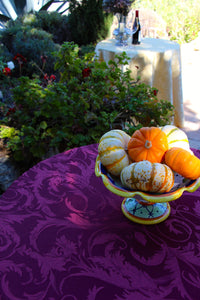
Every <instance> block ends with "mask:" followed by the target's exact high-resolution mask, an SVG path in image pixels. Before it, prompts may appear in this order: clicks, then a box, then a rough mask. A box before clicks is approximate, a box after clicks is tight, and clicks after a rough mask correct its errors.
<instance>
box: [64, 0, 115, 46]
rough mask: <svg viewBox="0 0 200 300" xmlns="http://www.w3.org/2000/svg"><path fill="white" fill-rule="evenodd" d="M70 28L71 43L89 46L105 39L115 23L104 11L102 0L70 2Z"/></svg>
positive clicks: (74, 0) (76, 0)
mask: <svg viewBox="0 0 200 300" xmlns="http://www.w3.org/2000/svg"><path fill="white" fill-rule="evenodd" d="M69 3H70V8H69V10H70V14H69V19H68V20H69V28H70V33H71V41H74V42H75V43H76V44H78V45H88V44H91V43H96V42H97V41H99V40H102V39H105V38H106V37H107V35H108V32H109V29H110V26H111V24H112V21H113V17H112V16H111V15H108V14H105V13H104V12H103V10H102V0H82V1H81V2H80V1H78V0H70V2H69Z"/></svg>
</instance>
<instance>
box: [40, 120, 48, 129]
mask: <svg viewBox="0 0 200 300" xmlns="http://www.w3.org/2000/svg"><path fill="white" fill-rule="evenodd" d="M40 128H42V129H44V130H45V129H46V128H47V123H46V122H45V121H42V122H41V123H40Z"/></svg>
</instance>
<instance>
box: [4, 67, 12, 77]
mask: <svg viewBox="0 0 200 300" xmlns="http://www.w3.org/2000/svg"><path fill="white" fill-rule="evenodd" d="M3 73H4V74H5V75H6V76H8V75H10V74H11V69H10V68H8V67H6V68H4V69H3Z"/></svg>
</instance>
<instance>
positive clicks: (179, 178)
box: [95, 130, 200, 225]
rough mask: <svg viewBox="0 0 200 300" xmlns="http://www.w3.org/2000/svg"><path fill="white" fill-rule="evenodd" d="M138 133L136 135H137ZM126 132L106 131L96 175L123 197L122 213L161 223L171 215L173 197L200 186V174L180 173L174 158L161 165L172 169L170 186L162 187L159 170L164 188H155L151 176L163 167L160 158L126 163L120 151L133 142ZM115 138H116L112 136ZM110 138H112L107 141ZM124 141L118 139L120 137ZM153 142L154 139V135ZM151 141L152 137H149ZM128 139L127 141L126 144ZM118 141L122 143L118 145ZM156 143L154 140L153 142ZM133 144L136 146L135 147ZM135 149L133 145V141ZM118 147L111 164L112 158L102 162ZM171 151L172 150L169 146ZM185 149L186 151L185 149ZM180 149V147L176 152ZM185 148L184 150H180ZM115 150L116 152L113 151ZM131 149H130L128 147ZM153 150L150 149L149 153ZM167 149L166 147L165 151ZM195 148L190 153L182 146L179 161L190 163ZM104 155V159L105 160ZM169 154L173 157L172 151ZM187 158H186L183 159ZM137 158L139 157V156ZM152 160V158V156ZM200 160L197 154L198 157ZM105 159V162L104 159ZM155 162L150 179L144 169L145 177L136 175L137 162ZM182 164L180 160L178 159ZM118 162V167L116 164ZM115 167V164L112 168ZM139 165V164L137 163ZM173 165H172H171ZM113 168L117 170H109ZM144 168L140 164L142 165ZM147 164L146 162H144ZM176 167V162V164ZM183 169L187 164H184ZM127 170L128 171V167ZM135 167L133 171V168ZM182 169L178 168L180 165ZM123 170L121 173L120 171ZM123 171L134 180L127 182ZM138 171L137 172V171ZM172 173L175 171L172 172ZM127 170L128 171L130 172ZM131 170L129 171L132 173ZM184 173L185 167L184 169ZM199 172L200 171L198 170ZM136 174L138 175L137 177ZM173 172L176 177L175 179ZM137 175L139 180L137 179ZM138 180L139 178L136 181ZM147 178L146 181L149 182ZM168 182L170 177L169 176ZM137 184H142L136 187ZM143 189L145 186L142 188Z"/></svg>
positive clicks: (108, 187) (129, 216)
mask: <svg viewBox="0 0 200 300" xmlns="http://www.w3.org/2000/svg"><path fill="white" fill-rule="evenodd" d="M137 134H138V133H137ZM137 134H136V136H137ZM123 135H124V134H123V133H122V132H121V131H120V130H113V131H110V132H108V133H106V134H105V135H104V136H103V137H102V138H101V139H100V142H99V148H98V156H97V158H96V164H95V174H96V176H97V177H101V179H102V181H103V183H104V185H105V187H106V188H107V189H108V190H109V191H111V192H112V193H114V194H116V195H118V196H121V197H123V198H124V199H123V201H122V204H121V209H122V212H123V214H124V215H125V216H126V217H127V218H128V219H129V220H131V221H133V222H136V223H140V224H147V225H148V224H149V225H150V224H157V223H160V222H162V221H164V220H166V219H167V218H168V216H169V215H170V204H169V202H170V201H173V200H176V199H178V198H179V197H181V195H182V194H183V193H184V192H185V191H187V192H190V193H192V192H194V191H196V190H197V189H198V188H199V187H200V178H199V177H198V178H185V177H183V175H182V174H180V173H177V170H176V171H174V170H173V164H174V165H175V162H174V163H173V161H172V162H171V161H170V167H168V166H166V165H164V164H163V165H162V166H163V168H164V169H169V170H170V172H169V170H166V172H167V175H166V176H168V177H169V173H170V186H169V184H168V185H166V188H163V187H164V185H165V178H164V179H162V176H163V175H162V174H159V172H158V174H159V176H158V174H157V177H159V178H160V179H159V180H161V181H163V182H161V183H160V182H157V181H156V184H161V185H162V188H161V189H160V190H159V188H158V189H157V190H156V189H153V188H152V179H151V178H152V177H151V176H150V175H151V174H150V173H152V172H155V170H156V167H158V168H159V167H160V165H161V164H160V162H159V163H157V162H155V163H151V162H149V161H148V160H146V159H145V157H143V158H142V159H138V162H136V161H135V162H134V163H133V162H132V161H131V160H130V161H129V163H127V155H126V154H125V153H123V151H122V152H120V151H121V149H120V148H122V150H124V149H126V146H128V144H129V145H131V143H132V142H133V141H132V140H131V138H130V137H128V136H127V135H125V136H123ZM113 138H114V139H115V140H113ZM116 138H117V143H116ZM108 139H109V142H108ZM118 139H119V140H121V142H119V140H118ZM105 141H106V146H105ZM151 141H152V143H153V140H152V139H151ZM148 142H149V141H148ZM124 143H125V144H124ZM119 144H120V145H121V146H119ZM154 146H155V143H154ZM133 148H134V147H133ZM131 149H132V145H131ZM138 149H139V148H137V147H136V148H134V155H135V154H137V153H136V152H137V151H138ZM173 150H174V149H173ZM112 151H115V152H116V155H114V158H113V157H112V160H111V164H109V161H110V160H109V159H108V161H107V160H106V164H107V165H106V164H103V163H104V162H105V158H106V159H107V158H108V156H109V155H111V152H112ZM141 151H142V150H141V149H140V151H139V152H138V155H136V158H137V157H140V156H141V155H142V154H141ZM170 151H171V152H172V150H170ZM184 151H186V152H185V153H186V155H185V153H184ZM178 152H180V151H177V153H178ZM181 152H182V151H181ZM113 153H114V152H113ZM127 153H128V151H127ZM149 153H150V152H148V155H149ZM165 153H167V151H165ZM143 154H145V153H143ZM190 155H191V156H192V155H193V154H192V152H191V153H189V154H188V149H187V150H183V154H182V157H180V159H179V161H181V163H182V164H185V165H188V163H189V161H190V160H191V157H190ZM102 156H103V160H102ZM124 156H125V157H126V159H125V162H124V164H123V165H122V164H121V163H120V162H121V161H122V160H123V157H124ZM169 156H170V158H171V153H170V152H169ZM184 158H185V159H186V160H185V161H184ZM136 160H137V159H136ZM150 160H151V158H150ZM197 160H198V158H197ZM102 161H103V163H102ZM197 163H198V167H200V160H199V161H198V162H197ZM138 164H141V165H145V164H146V165H148V167H149V166H150V165H154V164H155V165H156V166H154V167H153V168H152V169H153V171H151V170H150V171H149V174H150V175H149V176H150V177H149V179H148V180H149V181H148V182H147V181H146V178H145V179H144V173H146V169H145V172H143V173H142V175H141V176H142V177H137V174H135V175H133V172H135V169H136V168H137V165H138ZM179 164H180V162H179ZM113 166H115V168H113ZM118 166H119V172H116V168H117V170H118ZM111 167H112V168H111ZM138 167H139V165H138ZM171 167H172V169H171ZM110 168H111V170H112V169H113V170H114V172H112V173H111V172H110ZM140 168H141V167H140ZM145 168H146V166H145ZM175 169H177V166H176V167H175ZM180 169H181V172H182V166H181V168H180ZM183 169H184V168H183ZM125 170H127V171H125ZM133 170H134V171H133ZM178 170H179V169H178ZM119 173H120V175H119ZM123 173H125V175H126V176H128V177H127V178H131V184H130V185H129V184H124V181H127V182H128V180H127V178H126V176H123ZM136 173H137V172H136ZM171 173H173V175H172V174H171ZM127 174H128V175H127ZM129 174H130V175H129ZM183 174H185V173H184V171H183ZM198 174H199V173H198ZM134 176H135V177H134ZM172 176H173V179H172ZM135 179H136V180H135ZM139 180H140V181H142V180H143V181H144V183H145V184H143V183H142V184H141V182H140V181H139ZM135 182H137V183H136V184H135ZM146 182H147V184H146ZM168 183H169V179H168ZM149 186H150V188H149ZM137 187H139V188H138V189H137ZM141 189H142V190H141Z"/></svg>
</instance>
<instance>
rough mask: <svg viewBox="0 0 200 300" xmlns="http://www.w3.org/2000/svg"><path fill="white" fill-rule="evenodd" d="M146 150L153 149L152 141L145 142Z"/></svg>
mask: <svg viewBox="0 0 200 300" xmlns="http://www.w3.org/2000/svg"><path fill="white" fill-rule="evenodd" d="M144 146H145V148H147V149H150V148H151V147H152V143H151V141H148V140H146V142H145V145H144Z"/></svg>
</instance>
